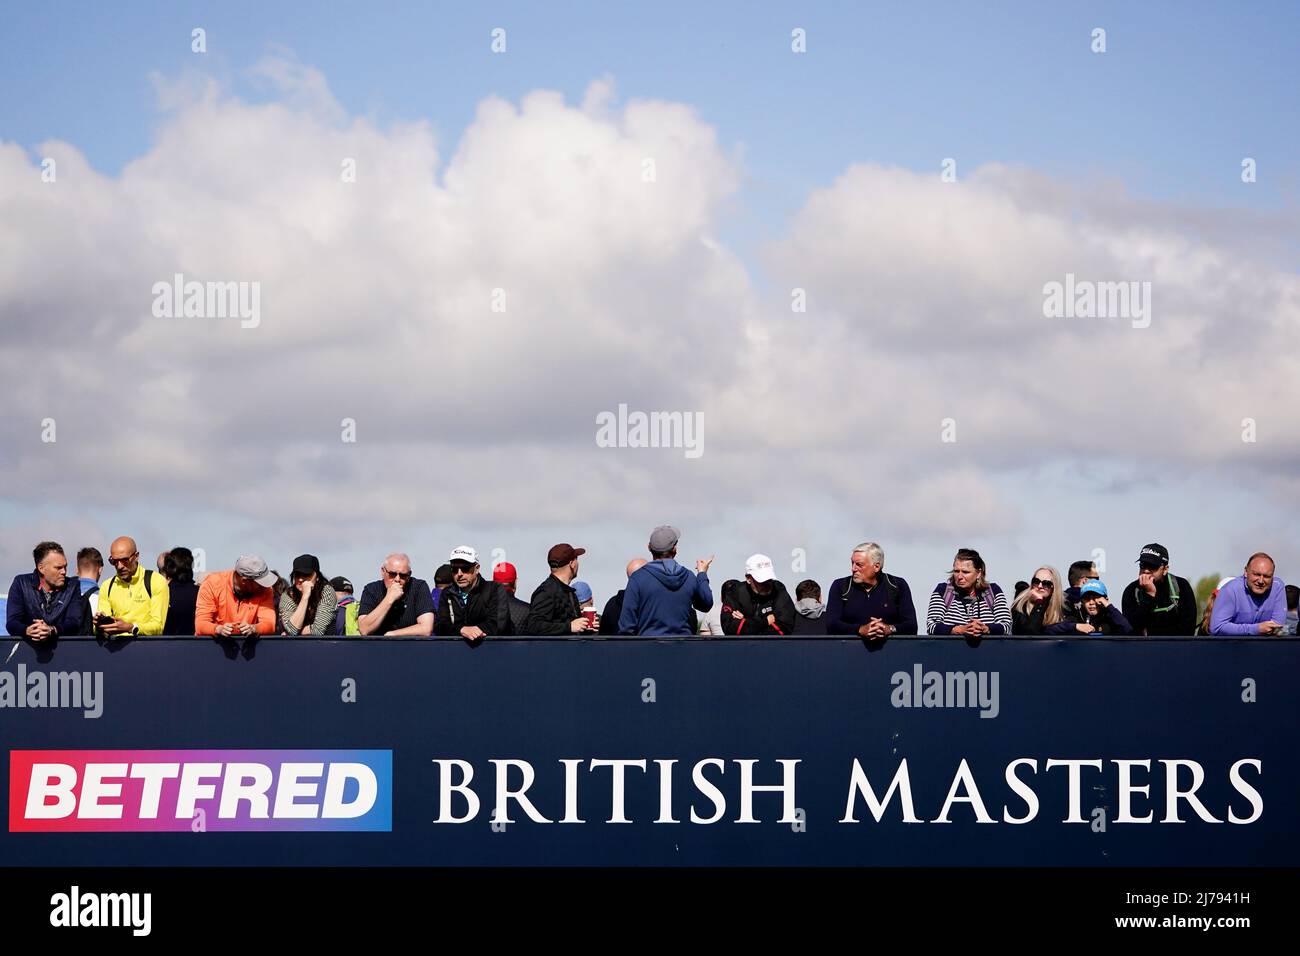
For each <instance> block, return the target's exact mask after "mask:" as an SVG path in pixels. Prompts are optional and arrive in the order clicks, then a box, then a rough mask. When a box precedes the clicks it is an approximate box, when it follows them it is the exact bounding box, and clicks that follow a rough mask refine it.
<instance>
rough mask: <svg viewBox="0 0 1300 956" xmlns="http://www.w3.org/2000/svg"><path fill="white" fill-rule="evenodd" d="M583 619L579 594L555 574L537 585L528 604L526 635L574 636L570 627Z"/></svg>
mask: <svg viewBox="0 0 1300 956" xmlns="http://www.w3.org/2000/svg"><path fill="white" fill-rule="evenodd" d="M579 617H582V611H581V610H580V609H579V606H578V594H577V592H576V591H574V590H573V588H571V587H569V585H567V584H565V583H564V582H563V581H561V580H560V579H559V578H557V577H556V576H555V575H554V574H548V575H547V576H546V580H545V581H543V582H542V583H541V584H539V585H537V590H535V591H533V599H532V600H531V601H529V602H528V619H527V620H526V621H524V633H525V634H529V635H552V634H572V633H573V631H572V630H570V625H571V623H572V622H573V620H574V619H575V618H579Z"/></svg>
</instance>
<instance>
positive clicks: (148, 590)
mask: <svg viewBox="0 0 1300 956" xmlns="http://www.w3.org/2000/svg"><path fill="white" fill-rule="evenodd" d="M116 580H117V575H116V574H115V575H113V576H112V577H111V578H109V579H108V590H106V591H105V592H104V595H105V597H107V598H108V600H109V601H110V602H111V601H112V600H113V582H114V581H116ZM98 590H99V588H96V589H95V591H98ZM90 593H91V594H94V593H95V592H94V591H91V592H90ZM144 593H145V594H147V595H149V596H150V597H153V572H152V571H150V570H148V569H146V570H145V572H144Z"/></svg>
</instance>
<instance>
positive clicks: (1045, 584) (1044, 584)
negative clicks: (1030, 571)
mask: <svg viewBox="0 0 1300 956" xmlns="http://www.w3.org/2000/svg"><path fill="white" fill-rule="evenodd" d="M1029 586H1030V587H1032V588H1042V589H1043V590H1044V591H1050V590H1052V588H1054V587H1056V583H1055V582H1054V581H1050V580H1049V581H1044V580H1043V579H1042V578H1030V579H1029Z"/></svg>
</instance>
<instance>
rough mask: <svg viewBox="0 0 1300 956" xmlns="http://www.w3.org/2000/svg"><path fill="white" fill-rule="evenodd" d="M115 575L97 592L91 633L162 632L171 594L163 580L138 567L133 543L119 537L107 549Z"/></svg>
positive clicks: (138, 559) (129, 634) (144, 633)
mask: <svg viewBox="0 0 1300 956" xmlns="http://www.w3.org/2000/svg"><path fill="white" fill-rule="evenodd" d="M108 563H109V564H110V565H112V567H113V570H114V571H116V572H117V573H116V574H115V575H113V577H111V578H109V579H108V583H107V584H105V585H103V586H102V587H101V588H100V589H99V607H98V610H97V611H96V614H95V633H96V634H99V635H102V636H104V637H127V636H130V637H139V636H141V635H155V634H161V633H162V632H163V625H164V624H166V622H167V606H168V603H169V601H170V598H171V592H170V591H169V590H168V588H167V579H166V578H164V577H163V576H162V575H161V574H159V573H158V572H156V571H147V570H145V569H144V568H142V567H140V551H139V549H138V548H136V546H135V540H134V539H133V538H128V537H126V536H125V535H123V536H122V537H120V538H115V539H114V540H113V544H112V546H111V547H110V548H109V549H108Z"/></svg>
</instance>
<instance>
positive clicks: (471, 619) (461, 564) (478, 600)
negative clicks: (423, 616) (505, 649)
mask: <svg viewBox="0 0 1300 956" xmlns="http://www.w3.org/2000/svg"><path fill="white" fill-rule="evenodd" d="M447 563H448V564H450V565H451V586H450V587H447V588H444V589H443V592H442V596H441V597H440V598H439V600H438V615H437V621H436V623H435V625H434V630H435V631H436V633H437V634H438V636H439V637H463V638H464V639H465V640H467V641H477V640H480V639H481V638H484V637H487V636H488V635H489V634H496V633H497V632H498V629H499V628H500V621H501V617H500V611H501V594H502V591H501V585H499V584H497V583H496V582H495V581H488V580H486V579H484V577H483V575H481V574H479V565H478V552H477V551H475V550H474V549H473V548H471V547H470V546H469V545H467V544H463V545H461V546H460V547H459V548H455V549H453V550H452V552H451V557H449V558H448V559H447Z"/></svg>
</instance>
